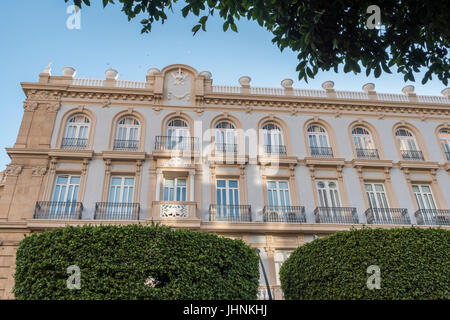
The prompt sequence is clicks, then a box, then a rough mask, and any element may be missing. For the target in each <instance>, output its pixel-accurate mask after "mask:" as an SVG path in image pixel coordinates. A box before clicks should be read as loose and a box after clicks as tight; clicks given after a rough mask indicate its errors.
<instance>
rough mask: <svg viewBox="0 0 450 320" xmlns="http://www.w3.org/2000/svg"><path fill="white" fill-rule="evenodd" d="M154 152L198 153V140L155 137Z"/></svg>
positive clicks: (193, 138)
mask: <svg viewBox="0 0 450 320" xmlns="http://www.w3.org/2000/svg"><path fill="white" fill-rule="evenodd" d="M155 150H177V151H187V150H189V151H198V138H196V137H183V136H180V137H177V136H156V137H155Z"/></svg>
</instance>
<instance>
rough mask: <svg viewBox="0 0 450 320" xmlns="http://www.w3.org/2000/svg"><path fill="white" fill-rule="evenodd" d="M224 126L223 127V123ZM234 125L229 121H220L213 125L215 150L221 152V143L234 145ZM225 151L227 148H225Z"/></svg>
mask: <svg viewBox="0 0 450 320" xmlns="http://www.w3.org/2000/svg"><path fill="white" fill-rule="evenodd" d="M225 124H226V126H225V127H224V125H225ZM236 140H237V134H236V127H235V125H234V124H233V123H231V122H230V121H220V122H218V123H217V124H216V126H215V145H216V151H217V152H223V151H224V150H223V148H221V147H220V146H221V145H232V146H234V145H236V144H237V143H236ZM225 151H227V150H225Z"/></svg>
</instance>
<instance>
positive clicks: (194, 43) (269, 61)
mask: <svg viewBox="0 0 450 320" xmlns="http://www.w3.org/2000/svg"><path fill="white" fill-rule="evenodd" d="M91 2H93V4H92V5H91V7H86V8H83V9H82V10H81V29H80V30H70V29H68V28H67V27H66V20H67V19H68V17H69V14H67V13H66V9H67V7H68V5H69V4H66V3H65V2H64V1H63V0H40V1H36V0H14V1H1V2H0V24H1V27H0V41H1V43H2V49H1V50H0V61H1V62H0V66H1V69H0V70H1V72H0V90H1V91H0V97H1V99H0V128H1V129H0V130H1V131H0V171H1V170H3V169H4V168H5V166H6V165H7V164H8V163H9V157H8V155H7V154H6V152H5V150H4V148H5V147H12V146H13V145H14V142H15V139H16V137H17V133H18V130H19V127H20V122H21V119H22V115H23V107H22V104H23V100H24V99H25V95H24V93H23V91H22V89H21V87H20V82H30V81H31V82H35V81H37V80H38V74H39V73H40V72H41V71H42V70H43V69H44V67H45V66H46V65H47V64H48V62H49V61H52V74H53V75H60V74H61V70H62V68H63V67H66V66H71V67H73V68H75V69H76V70H77V77H83V78H104V75H105V74H104V72H105V70H106V69H108V68H110V67H111V68H114V69H116V70H117V71H119V79H124V80H140V81H145V75H146V72H147V70H148V69H149V68H150V67H157V68H160V69H161V68H163V67H164V66H166V65H169V64H174V63H184V64H188V65H191V66H192V67H194V68H196V69H197V70H198V71H203V70H208V71H210V72H211V73H212V75H213V81H214V84H229V85H238V78H239V77H240V76H243V75H248V76H250V77H251V78H252V85H254V86H269V87H280V81H281V80H282V79H285V78H292V79H294V87H295V88H311V89H320V88H321V84H322V83H323V82H324V81H326V80H333V81H334V82H335V88H336V89H338V90H356V91H359V90H361V86H362V85H363V84H365V83H367V82H373V83H375V85H376V91H379V92H390V93H400V90H401V88H402V87H403V86H405V85H406V84H413V85H414V86H415V88H416V93H417V94H425V95H440V91H441V90H442V89H444V87H445V86H444V85H443V84H442V83H441V82H440V81H439V80H437V79H434V80H433V81H431V82H428V83H427V84H426V85H421V84H420V81H418V82H416V83H409V82H408V83H404V82H403V76H402V75H396V74H392V75H388V74H384V75H382V76H381V77H380V78H378V79H375V78H373V77H366V76H365V74H364V75H363V74H360V75H354V74H353V73H347V74H344V73H343V72H341V73H339V74H336V73H334V72H321V73H319V74H318V76H316V78H315V79H313V80H310V81H309V83H305V82H304V81H298V80H297V79H298V78H297V73H296V71H295V67H296V65H297V59H296V54H295V53H293V52H292V51H289V50H285V51H283V52H280V50H279V49H278V48H277V47H276V46H275V45H273V44H272V42H271V39H272V35H271V34H270V33H269V32H267V31H265V30H264V29H263V28H261V27H260V26H259V25H258V24H257V23H256V22H249V21H247V20H241V21H239V22H238V24H237V26H238V29H239V32H238V33H234V32H232V31H230V30H229V31H228V32H226V33H224V32H223V30H222V21H221V20H220V19H219V18H212V19H211V18H209V19H208V24H207V32H202V31H199V32H198V33H197V35H195V36H192V32H191V29H192V26H193V25H194V24H195V23H196V21H197V18H196V17H193V16H192V17H188V18H186V19H184V18H183V17H182V16H181V12H180V11H179V10H178V9H179V8H181V7H182V5H179V4H178V5H177V6H176V9H175V10H174V14H170V15H169V20H168V21H166V22H165V23H164V25H162V24H160V23H156V24H155V25H154V26H153V30H152V32H151V34H144V35H142V34H140V30H141V27H140V24H139V21H140V19H135V20H132V21H131V22H129V21H128V19H127V17H126V16H125V15H124V14H123V13H122V12H121V11H120V7H119V6H118V5H115V6H109V7H107V8H106V9H103V7H102V6H101V1H98V0H97V1H91ZM341 70H342V68H341ZM419 78H420V79H421V77H420V75H419V76H416V79H419Z"/></svg>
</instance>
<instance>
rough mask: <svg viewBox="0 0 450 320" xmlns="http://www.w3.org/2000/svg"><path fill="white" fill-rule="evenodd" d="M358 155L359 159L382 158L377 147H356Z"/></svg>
mask: <svg viewBox="0 0 450 320" xmlns="http://www.w3.org/2000/svg"><path fill="white" fill-rule="evenodd" d="M356 157H357V158H359V159H380V156H379V155H378V150H377V149H360V148H356Z"/></svg>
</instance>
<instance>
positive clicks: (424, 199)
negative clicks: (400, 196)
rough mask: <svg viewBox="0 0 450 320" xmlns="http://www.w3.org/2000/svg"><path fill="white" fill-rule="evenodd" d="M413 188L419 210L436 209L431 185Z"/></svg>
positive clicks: (414, 186)
mask: <svg viewBox="0 0 450 320" xmlns="http://www.w3.org/2000/svg"><path fill="white" fill-rule="evenodd" d="M412 188H413V191H414V196H415V197H416V201H417V205H418V207H419V209H436V205H435V203H434V198H433V194H432V192H431V188H430V186H429V185H423V184H413V186H412Z"/></svg>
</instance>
